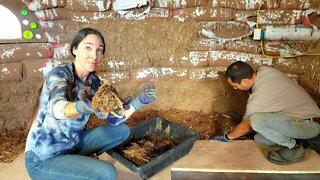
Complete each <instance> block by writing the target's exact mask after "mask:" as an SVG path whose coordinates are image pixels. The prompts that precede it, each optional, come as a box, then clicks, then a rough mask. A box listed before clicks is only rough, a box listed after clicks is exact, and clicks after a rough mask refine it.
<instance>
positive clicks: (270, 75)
mask: <svg viewBox="0 0 320 180" xmlns="http://www.w3.org/2000/svg"><path fill="white" fill-rule="evenodd" d="M259 112H280V113H283V114H286V115H288V116H290V117H294V118H299V119H309V118H312V117H320V109H319V107H318V106H317V104H316V103H315V101H314V100H313V99H312V98H311V97H310V95H309V94H308V93H307V92H306V90H305V89H303V88H302V87H301V86H300V85H298V83H297V82H295V81H294V80H292V79H290V78H289V77H288V76H286V75H285V74H283V73H282V72H280V71H278V70H276V69H273V68H270V67H261V68H260V69H259V70H258V72H257V77H256V80H255V82H254V86H253V87H252V94H251V95H250V96H249V99H248V103H247V108H246V114H245V116H244V117H245V118H247V117H249V116H250V115H252V114H253V113H259Z"/></svg>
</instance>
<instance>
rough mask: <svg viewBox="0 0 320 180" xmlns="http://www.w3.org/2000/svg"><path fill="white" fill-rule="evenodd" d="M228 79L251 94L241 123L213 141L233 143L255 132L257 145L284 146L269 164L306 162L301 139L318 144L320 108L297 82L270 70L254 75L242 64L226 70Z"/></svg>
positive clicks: (251, 70)
mask: <svg viewBox="0 0 320 180" xmlns="http://www.w3.org/2000/svg"><path fill="white" fill-rule="evenodd" d="M226 78H227V82H228V83H229V84H230V85H231V86H233V87H234V89H240V90H244V91H249V92H250V93H251V94H250V96H249V99H248V102H247V106H246V113H245V115H244V117H243V119H242V121H241V122H240V123H239V124H238V125H237V126H236V127H235V128H234V129H232V130H231V131H230V132H227V133H225V135H224V137H223V138H222V139H221V138H220V139H219V138H214V140H220V141H221V140H222V141H231V140H232V139H236V138H238V137H241V136H243V135H245V134H247V133H249V132H250V131H251V130H253V131H255V132H256V134H255V135H254V140H255V141H256V142H258V143H261V144H265V145H268V146H274V145H281V146H282V148H281V149H280V150H278V151H271V152H269V153H268V155H267V159H268V160H269V161H270V162H272V163H275V164H280V165H286V164H292V163H296V162H300V161H303V160H304V147H303V145H302V143H303V142H302V140H305V141H306V142H307V139H311V140H312V141H310V142H313V143H314V142H316V143H318V145H319V140H320V138H319V133H320V123H319V121H318V120H319V117H320V109H319V107H318V106H317V104H316V103H315V102H314V100H313V99H312V98H311V97H310V96H309V94H308V93H307V92H306V91H305V90H304V89H303V88H302V87H301V86H299V85H298V83H296V82H295V81H293V80H291V79H290V78H288V77H287V76H286V75H285V74H283V73H281V72H280V71H278V70H276V69H273V68H270V67H261V68H260V69H259V70H258V71H256V72H255V71H254V70H253V69H252V67H251V66H250V65H248V64H247V63H244V62H242V61H237V62H234V63H233V64H231V65H230V66H229V67H228V68H227V70H226ZM316 121H318V122H316ZM308 142H309V141H308ZM318 148H319V147H318ZM317 152H318V153H319V149H317Z"/></svg>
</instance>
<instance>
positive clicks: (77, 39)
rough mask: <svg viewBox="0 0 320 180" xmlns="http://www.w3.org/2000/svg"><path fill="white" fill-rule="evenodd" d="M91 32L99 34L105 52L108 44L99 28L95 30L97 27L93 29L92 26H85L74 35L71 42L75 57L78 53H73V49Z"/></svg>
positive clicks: (71, 49)
mask: <svg viewBox="0 0 320 180" xmlns="http://www.w3.org/2000/svg"><path fill="white" fill-rule="evenodd" d="M89 34H94V35H97V36H98V37H100V39H101V41H102V43H103V54H104V52H105V49H106V44H105V42H104V38H103V36H102V34H101V33H100V32H99V31H98V30H95V29H91V28H83V29H81V30H80V31H78V33H77V34H76V35H75V36H74V38H73V40H72V42H71V45H70V51H71V54H72V56H73V57H76V55H74V54H73V52H72V51H73V49H74V48H75V49H77V48H78V46H79V44H80V42H81V41H82V40H83V39H84V38H85V37H87V36H88V35H89Z"/></svg>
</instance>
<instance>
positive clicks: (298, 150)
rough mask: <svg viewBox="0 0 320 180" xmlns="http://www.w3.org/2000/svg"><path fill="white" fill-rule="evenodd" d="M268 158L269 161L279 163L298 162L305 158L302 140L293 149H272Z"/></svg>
mask: <svg viewBox="0 0 320 180" xmlns="http://www.w3.org/2000/svg"><path fill="white" fill-rule="evenodd" d="M267 159H268V161H270V162H272V163H274V164H279V165H288V164H292V163H297V162H300V161H303V160H304V148H303V146H302V143H301V142H300V143H298V144H297V146H296V147H294V148H292V149H289V148H287V147H282V148H281V149H280V150H278V151H270V152H269V153H268V156H267Z"/></svg>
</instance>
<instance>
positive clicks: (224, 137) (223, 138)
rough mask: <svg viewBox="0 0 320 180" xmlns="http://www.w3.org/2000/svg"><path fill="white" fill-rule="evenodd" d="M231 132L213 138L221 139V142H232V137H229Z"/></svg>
mask: <svg viewBox="0 0 320 180" xmlns="http://www.w3.org/2000/svg"><path fill="white" fill-rule="evenodd" d="M228 134H229V132H227V133H225V134H224V135H223V136H216V137H213V138H212V139H211V140H215V141H220V142H230V141H231V139H229V138H228Z"/></svg>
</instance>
